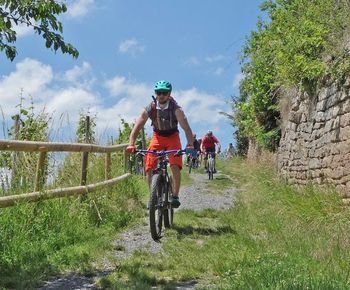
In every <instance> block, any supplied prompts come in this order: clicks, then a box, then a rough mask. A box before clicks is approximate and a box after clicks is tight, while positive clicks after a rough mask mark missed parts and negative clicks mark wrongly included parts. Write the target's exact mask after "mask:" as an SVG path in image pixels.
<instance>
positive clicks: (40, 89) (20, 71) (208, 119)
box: [0, 59, 226, 141]
mask: <svg viewBox="0 0 350 290" xmlns="http://www.w3.org/2000/svg"><path fill="white" fill-rule="evenodd" d="M60 75H61V78H59V76H58V74H56V73H53V71H52V68H51V67H50V66H48V65H45V64H43V63H40V62H38V61H36V60H33V59H25V60H23V61H21V62H19V63H18V64H17V65H16V70H15V71H13V72H12V73H10V74H9V75H7V76H3V77H2V78H1V79H0V106H1V109H2V111H4V114H5V118H6V119H7V120H10V116H11V115H13V114H15V113H17V112H18V108H16V105H17V104H18V103H19V94H20V91H21V88H23V91H24V97H25V98H26V102H27V103H28V98H27V96H28V95H31V96H32V97H33V101H34V107H35V109H36V111H42V110H43V109H45V112H46V113H48V114H49V115H50V116H52V117H53V118H54V119H55V120H58V119H60V117H59V116H63V115H64V116H68V117H67V118H69V120H70V121H69V125H67V124H63V125H62V123H60V122H58V123H59V124H56V125H53V129H52V130H54V131H57V130H58V129H59V128H61V129H62V128H65V130H67V131H70V132H68V133H67V134H68V136H74V134H75V133H74V132H75V129H76V126H77V122H78V120H79V114H80V113H81V112H82V111H89V112H90V113H91V114H92V116H93V115H96V117H97V118H96V133H97V136H100V135H99V133H101V132H106V131H107V130H109V132H111V131H110V130H112V132H113V134H112V135H113V136H116V134H117V130H118V128H119V127H120V119H121V118H123V119H124V120H126V121H127V122H129V123H132V122H134V121H135V120H136V119H137V117H138V116H139V115H140V113H141V112H142V110H143V108H144V107H146V106H147V105H148V104H149V103H150V102H151V101H152V98H151V95H152V94H153V84H146V83H142V82H136V81H134V80H130V79H128V78H126V77H124V76H115V77H113V78H110V79H107V80H106V81H105V83H103V86H104V87H105V88H106V89H107V90H108V91H109V93H110V96H109V97H108V101H109V102H110V100H111V99H113V103H109V104H107V103H106V99H103V98H102V96H101V94H100V93H99V92H98V91H96V90H94V89H93V87H92V86H91V87H89V86H86V87H84V86H81V85H78V84H77V83H79V81H78V80H79V79H81V78H83V79H86V81H87V82H88V81H89V78H91V79H94V76H93V74H92V68H91V66H90V64H88V63H83V64H82V65H81V66H75V67H73V68H72V69H69V70H67V71H65V72H64V73H61V74H60ZM62 76H63V77H62ZM56 80H59V82H56ZM172 95H173V96H174V98H175V99H176V101H177V102H178V103H179V105H180V106H182V108H183V110H184V112H185V114H186V116H187V118H188V119H189V122H190V124H191V125H192V124H193V125H194V126H197V127H204V128H216V127H217V126H219V121H220V120H221V119H222V118H224V117H223V116H222V115H220V114H219V111H222V110H224V109H225V107H226V104H225V102H224V101H223V100H222V99H221V98H220V96H216V95H211V94H208V93H206V92H203V91H199V90H198V89H196V88H191V89H188V90H177V91H174V92H173V93H172ZM9 124H10V121H9ZM149 124H150V123H148V124H147V128H146V130H147V132H150V126H149ZM10 125H12V124H10ZM65 126H67V127H65ZM56 127H57V128H58V129H57V128H56ZM198 133H199V131H198ZM58 134H60V133H57V136H58ZM61 135H63V134H62V133H61ZM56 141H64V140H62V139H60V140H56Z"/></svg>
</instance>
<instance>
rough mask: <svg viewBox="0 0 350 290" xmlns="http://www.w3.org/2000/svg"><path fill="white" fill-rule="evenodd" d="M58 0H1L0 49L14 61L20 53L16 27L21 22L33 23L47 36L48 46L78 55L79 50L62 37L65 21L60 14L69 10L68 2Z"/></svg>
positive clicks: (25, 23) (42, 34) (31, 24)
mask: <svg viewBox="0 0 350 290" xmlns="http://www.w3.org/2000/svg"><path fill="white" fill-rule="evenodd" d="M56 2H57V1H54V0H0V51H5V54H6V56H7V58H8V59H10V60H11V61H12V60H14V58H15V57H16V55H17V50H16V47H15V46H14V45H13V44H14V43H15V42H16V40H17V36H16V31H15V30H14V28H15V27H16V26H18V25H27V26H30V27H33V29H34V31H35V32H36V33H38V34H39V35H41V36H42V37H43V38H44V40H45V45H46V47H47V48H52V49H53V50H54V51H55V52H56V51H57V50H58V49H61V51H62V53H68V54H70V55H72V56H73V57H74V58H77V57H78V55H79V52H78V50H77V49H76V48H74V47H73V46H72V45H71V44H70V43H66V42H65V41H64V39H63V37H62V32H63V27H62V23H61V22H60V21H58V20H57V18H56V16H57V15H59V14H61V13H64V12H66V11H67V7H66V5H65V4H62V3H56Z"/></svg>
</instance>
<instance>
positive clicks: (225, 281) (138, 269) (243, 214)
mask: <svg viewBox="0 0 350 290" xmlns="http://www.w3.org/2000/svg"><path fill="white" fill-rule="evenodd" d="M219 166H220V167H219V168H218V169H220V170H222V171H223V173H225V174H227V175H229V176H230V177H231V178H232V180H234V184H235V186H239V188H240V189H241V190H240V191H238V192H237V193H236V195H237V196H236V200H237V201H236V205H235V207H234V208H233V209H231V210H228V211H216V210H204V211H200V212H194V211H192V210H182V211H179V212H178V213H177V215H176V225H175V227H174V228H173V229H171V230H168V231H167V232H166V235H167V242H166V243H164V245H163V247H164V253H161V254H157V255H154V254H149V253H147V252H142V251H140V252H137V253H135V254H134V256H133V257H132V258H131V259H129V260H127V261H126V262H125V263H124V262H123V263H121V264H120V265H119V266H118V267H117V269H116V271H114V272H113V273H111V274H110V275H109V276H107V277H105V278H103V279H101V280H100V285H101V286H105V287H107V288H114V289H151V287H152V286H156V285H157V286H158V287H160V289H175V287H176V285H179V284H181V283H184V282H186V281H193V280H195V281H200V285H201V287H202V289H349V287H350V270H349V267H348V262H349V258H350V243H349V241H350V232H349V230H348V229H349V226H350V219H349V218H350V210H349V208H348V207H344V206H343V205H342V203H341V199H340V197H339V196H338V194H336V193H335V192H332V191H331V190H329V191H319V190H317V189H316V188H314V187H312V186H309V187H307V188H305V189H304V190H297V189H295V188H293V187H291V186H289V185H287V184H285V183H284V182H282V181H280V180H278V178H277V177H276V174H275V172H274V170H273V169H272V168H270V167H269V166H267V165H264V164H256V163H255V164H251V163H249V162H246V161H242V160H238V159H234V160H230V161H227V162H225V163H223V164H221V165H219ZM224 182H226V181H224ZM218 188H219V186H217V187H215V190H216V191H217V190H218Z"/></svg>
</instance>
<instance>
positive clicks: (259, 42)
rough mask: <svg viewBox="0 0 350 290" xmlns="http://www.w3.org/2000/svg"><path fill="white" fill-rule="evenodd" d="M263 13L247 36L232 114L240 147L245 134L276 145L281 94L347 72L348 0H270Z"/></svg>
mask: <svg viewBox="0 0 350 290" xmlns="http://www.w3.org/2000/svg"><path fill="white" fill-rule="evenodd" d="M261 9H262V11H265V12H266V13H267V19H266V20H260V21H259V22H258V25H257V30H256V31H254V32H252V33H251V35H250V37H249V38H248V39H247V40H246V44H245V46H244V49H243V54H242V72H243V74H244V77H245V78H244V79H243V81H242V82H241V84H240V95H239V96H238V97H236V98H234V99H233V102H232V108H233V114H232V115H231V118H232V121H233V123H234V125H235V126H236V127H237V128H238V130H237V133H236V135H237V144H238V147H239V148H238V149H239V152H241V153H245V150H246V148H247V139H248V138H249V139H252V140H255V141H256V142H257V143H258V144H259V145H260V146H262V147H263V148H266V149H268V150H272V151H274V150H275V149H276V148H277V146H278V141H279V138H280V128H279V125H280V114H281V110H283V104H282V103H281V99H282V98H283V97H286V96H287V95H288V97H287V98H293V94H288V93H286V92H288V91H289V90H291V89H292V88H293V89H294V91H296V90H299V91H305V92H307V93H308V94H309V95H310V96H312V94H313V93H314V92H315V90H316V89H317V87H318V86H320V85H322V84H323V85H324V84H326V83H330V82H339V83H341V82H343V81H344V80H345V77H346V76H348V75H349V72H350V58H349V55H350V2H349V1H347V0H314V1H310V0H293V1H284V0H269V1H265V2H264V3H263V4H262V5H261Z"/></svg>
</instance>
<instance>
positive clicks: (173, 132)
mask: <svg viewBox="0 0 350 290" xmlns="http://www.w3.org/2000/svg"><path fill="white" fill-rule="evenodd" d="M171 91H172V86H171V84H170V83H169V82H168V81H163V80H162V81H159V82H157V83H156V84H155V85H154V92H155V95H156V98H154V100H153V102H151V103H150V104H149V105H148V106H147V107H146V108H145V109H144V110H143V111H142V113H141V115H140V116H139V118H138V119H137V120H136V123H135V125H134V127H133V129H132V131H131V134H130V138H129V146H128V147H127V151H128V152H130V153H133V152H135V150H136V148H135V141H136V138H137V135H138V133H139V132H140V130H141V129H142V128H143V126H144V125H145V124H146V122H147V120H148V119H151V121H152V126H153V136H152V140H151V144H150V146H149V148H148V150H156V151H164V150H180V149H181V142H180V136H179V130H178V123H179V124H180V126H181V128H182V129H183V130H184V132H185V135H186V139H187V146H186V147H187V148H190V149H191V150H193V136H192V130H191V128H190V126H189V124H188V121H187V118H186V116H185V114H184V112H183V110H182V109H181V107H180V106H179V105H178V104H177V102H176V101H175V100H174V98H173V97H171ZM191 150H190V151H191ZM169 162H170V170H171V173H172V187H173V199H172V206H173V207H174V208H176V207H179V206H180V204H181V203H180V200H179V190H180V183H181V172H180V170H181V169H182V157H181V156H174V153H171V154H169ZM156 166H157V158H156V156H153V155H151V154H147V155H146V164H145V171H146V174H147V178H148V184H149V185H150V182H151V179H152V169H154V168H156Z"/></svg>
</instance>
